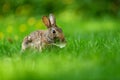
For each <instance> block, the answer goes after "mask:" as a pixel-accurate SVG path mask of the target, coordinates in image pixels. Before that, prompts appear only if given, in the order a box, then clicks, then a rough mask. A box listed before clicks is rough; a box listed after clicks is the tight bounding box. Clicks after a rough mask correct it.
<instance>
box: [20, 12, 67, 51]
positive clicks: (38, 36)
mask: <svg viewBox="0 0 120 80" xmlns="http://www.w3.org/2000/svg"><path fill="white" fill-rule="evenodd" d="M42 20H43V23H44V24H45V25H46V27H47V28H48V29H47V30H37V31H34V32H32V33H31V34H30V35H28V36H26V37H25V38H24V39H23V42H22V51H23V50H26V49H27V48H36V49H38V50H40V51H42V48H43V47H44V46H45V45H52V44H53V43H54V40H55V38H58V39H59V40H60V42H61V43H65V42H66V41H65V38H64V35H63V32H62V29H61V28H59V27H57V25H56V20H55V17H54V15H53V14H50V15H49V18H47V17H46V16H43V17H42Z"/></svg>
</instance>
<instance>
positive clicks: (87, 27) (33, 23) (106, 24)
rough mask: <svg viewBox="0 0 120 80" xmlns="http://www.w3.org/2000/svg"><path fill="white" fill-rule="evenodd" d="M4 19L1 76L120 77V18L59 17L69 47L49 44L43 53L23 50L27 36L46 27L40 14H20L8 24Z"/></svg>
mask: <svg viewBox="0 0 120 80" xmlns="http://www.w3.org/2000/svg"><path fill="white" fill-rule="evenodd" d="M13 19H14V18H13ZM4 20H5V21H9V20H8V19H7V20H6V19H4ZM4 20H3V23H2V22H1V23H0V25H3V26H4V28H3V27H0V28H1V30H0V80H14V79H16V80H18V79H22V80H27V79H32V80H35V79H49V80H50V79H57V80H62V79H64V80H70V79H72V80H76V79H77V80H80V79H90V80H93V79H105V80H107V79H108V80H109V79H120V77H119V67H120V63H119V61H120V59H119V57H120V54H119V53H120V50H119V48H120V32H119V23H118V22H117V21H115V20H113V21H112V20H105V21H104V20H103V21H102V20H88V21H85V20H83V21H82V20H80V21H73V22H71V23H68V22H66V21H65V22H64V21H63V19H61V18H58V20H57V23H58V25H59V26H61V28H62V29H63V31H64V33H65V37H66V40H67V46H66V47H65V48H62V49H60V48H58V47H55V46H48V48H46V49H44V50H43V52H41V53H40V52H38V51H31V50H28V51H25V52H23V53H21V42H22V39H23V38H24V36H26V35H28V34H29V33H30V32H32V31H34V30H37V29H46V28H45V26H44V24H43V23H42V21H41V20H40V19H38V18H36V17H30V18H17V19H16V23H15V24H14V25H13V24H12V26H11V25H10V26H8V25H5V24H4ZM70 20H71V19H70ZM76 20H79V19H78V18H76ZM11 23H12V22H11ZM6 30H7V31H6Z"/></svg>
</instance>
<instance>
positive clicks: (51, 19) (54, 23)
mask: <svg viewBox="0 0 120 80" xmlns="http://www.w3.org/2000/svg"><path fill="white" fill-rule="evenodd" d="M49 20H50V23H51V25H52V26H55V25H56V20H55V16H54V15H53V14H50V15H49Z"/></svg>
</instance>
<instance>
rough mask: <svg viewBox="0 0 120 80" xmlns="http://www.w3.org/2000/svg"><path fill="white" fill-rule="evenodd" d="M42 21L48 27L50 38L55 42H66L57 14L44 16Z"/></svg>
mask: <svg viewBox="0 0 120 80" xmlns="http://www.w3.org/2000/svg"><path fill="white" fill-rule="evenodd" d="M42 21H43V23H44V24H45V25H46V27H47V28H48V30H47V31H48V32H47V37H48V38H49V39H51V40H53V42H56V40H58V42H60V43H66V40H65V38H64V34H63V31H62V29H61V28H60V27H58V26H57V25H56V20H55V16H54V15H53V14H50V15H49V17H47V16H43V17H42Z"/></svg>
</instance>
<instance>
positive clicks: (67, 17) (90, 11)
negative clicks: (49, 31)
mask: <svg viewBox="0 0 120 80" xmlns="http://www.w3.org/2000/svg"><path fill="white" fill-rule="evenodd" d="M119 4H120V1H119V0H56V1H53V0H45V1H43V0H1V1H0V38H3V37H8V36H14V37H15V38H16V39H17V38H18V36H20V35H19V34H24V33H25V34H26V32H27V33H29V32H31V31H34V30H36V29H41V28H44V27H43V23H41V17H42V16H43V15H48V14H49V13H54V14H55V16H56V17H57V19H58V24H59V22H61V24H60V26H63V27H64V24H65V25H66V27H65V28H67V29H72V28H71V25H73V26H75V27H74V28H75V30H76V31H80V30H83V29H85V30H101V29H113V28H114V27H115V25H114V21H113V19H115V20H118V19H119V18H120V5H119ZM111 18H112V19H111ZM98 19H99V20H100V19H101V21H102V20H104V21H102V22H99V21H97V20H98ZM86 22H87V23H86ZM92 22H93V23H92ZM97 24H98V25H97ZM102 24H103V25H102ZM31 26H32V27H31ZM63 29H64V28H63ZM8 34H9V35H8ZM25 34H24V35H25Z"/></svg>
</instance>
